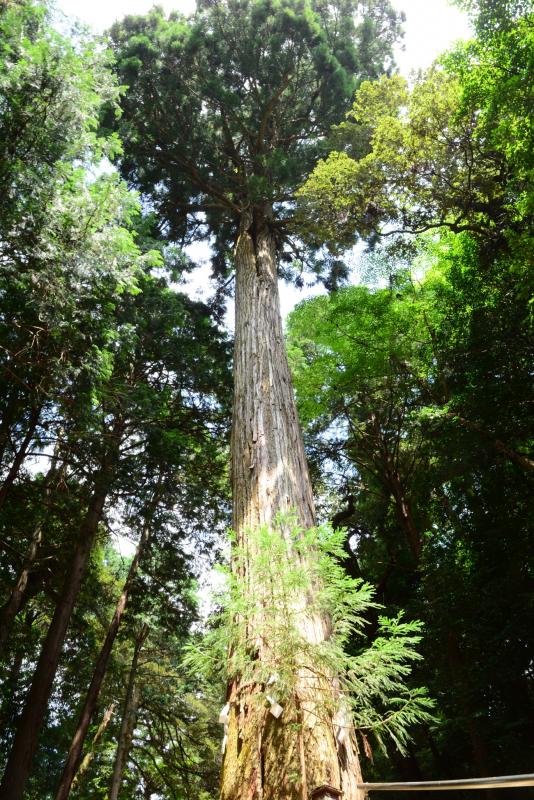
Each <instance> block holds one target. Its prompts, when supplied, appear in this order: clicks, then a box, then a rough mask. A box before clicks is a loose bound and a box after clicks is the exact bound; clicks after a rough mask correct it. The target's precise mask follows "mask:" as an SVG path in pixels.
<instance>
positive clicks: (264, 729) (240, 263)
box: [221, 210, 361, 800]
mask: <svg viewBox="0 0 534 800" xmlns="http://www.w3.org/2000/svg"><path fill="white" fill-rule="evenodd" d="M269 222H270V214H269V212H268V211H267V212H262V211H261V210H255V212H254V215H252V213H249V212H246V213H245V214H244V215H243V219H242V222H241V227H240V234H239V239H238V242H237V245H236V253H235V257H236V332H235V351H234V411H233V427H232V489H233V526H234V530H235V531H236V534H237V538H238V542H239V543H240V544H241V545H242V546H243V545H244V547H245V549H246V548H247V546H248V547H249V558H251V559H253V558H254V554H253V553H250V543H249V542H247V531H248V530H250V529H252V528H255V527H257V526H258V525H261V524H267V525H271V524H272V523H273V521H274V518H275V516H276V515H277V513H278V512H293V513H295V514H296V516H297V521H298V523H299V524H300V525H301V526H302V527H304V528H310V527H313V526H314V525H315V509H314V502H313V495H312V489H311V484H310V480H309V475H308V468H307V464H306V458H305V454H304V446H303V442H302V435H301V431H300V426H299V422H298V418H297V411H296V407H295V402H294V397H293V389H292V383H291V375H290V371H289V367H288V363H287V358H286V353H285V347H284V338H283V330H282V322H281V316H280V305H279V296H278V282H277V264H276V252H275V242H274V237H273V234H272V232H271V229H270V224H269ZM310 557H311V556H310ZM254 590H257V591H258V592H261V590H262V587H252V591H254ZM303 605H304V606H305V605H306V599H305V598H303ZM302 617H303V619H302V626H303V629H302V632H303V634H304V635H305V636H306V638H307V639H308V641H313V642H316V643H318V642H320V641H322V640H324V639H325V638H326V637H327V636H328V635H329V621H328V620H327V619H318V618H316V617H315V618H311V615H310V616H308V617H307V618H305V617H306V614H303V615H302ZM267 646H268V643H267ZM261 649H262V648H261V645H260V647H259V652H258V658H260V659H261V657H262V653H261ZM304 672H305V670H303V673H304ZM309 677H310V675H309V673H308V674H303V675H302V676H301V677H300V678H298V679H297V686H296V692H295V697H294V698H293V702H291V701H290V702H286V706H285V708H284V712H283V714H282V716H281V717H280V718H279V719H275V718H274V717H272V715H270V714H266V713H265V711H264V709H261V708H258V704H257V703H254V702H253V700H254V694H255V693H256V692H257V691H258V690H259V688H261V687H255V686H251V685H245V684H241V683H240V681H239V679H236V680H235V681H234V682H233V684H232V686H231V687H230V690H229V698H228V699H229V703H230V717H229V722H228V734H227V747H226V752H225V757H224V762H223V775H222V793H221V798H222V800H304V798H306V800H307V799H308V797H310V798H314V800H326V798H335V797H341V796H343V799H344V800H355V799H356V798H358V797H360V796H361V795H360V792H359V790H358V788H357V785H356V784H357V783H358V782H360V781H361V777H360V769H359V761H358V754H357V746H356V740H355V736H354V731H352V730H351V731H350V732H349V735H348V736H347V737H346V739H345V741H344V743H343V744H342V745H339V746H338V744H337V741H336V736H335V728H334V723H333V720H332V718H325V717H326V715H325V713H324V708H325V707H326V706H327V705H328V701H329V700H330V701H331V700H332V698H333V697H335V687H334V684H335V680H334V678H335V676H333V677H332V681H327V680H325V681H324V682H323V683H322V684H320V685H315V686H314V687H313V697H312V696H310V694H311V693H310V688H309V687H310V681H309ZM319 708H320V709H321V710H320V712H318V709H319ZM327 787H330V791H329V790H328V788H327Z"/></svg>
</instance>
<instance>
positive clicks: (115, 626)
mask: <svg viewBox="0 0 534 800" xmlns="http://www.w3.org/2000/svg"><path fill="white" fill-rule="evenodd" d="M151 531H152V525H151V520H150V519H148V520H147V521H146V523H145V525H144V527H143V532H142V534H141V538H140V540H139V544H138V545H137V551H136V553H135V556H134V558H133V561H132V563H131V565H130V569H129V571H128V577H127V578H126V582H125V584H124V587H123V590H122V592H121V595H120V597H119V600H118V602H117V606H116V608H115V613H114V615H113V619H112V620H111V622H110V624H109V628H108V631H107V634H106V638H105V639H104V644H103V645H102V648H101V650H100V653H99V656H98V660H97V662H96V666H95V670H94V672H93V677H92V679H91V683H90V686H89V689H88V690H87V695H86V697H85V703H84V705H83V708H82V712H81V714H80V719H79V720H78V727H77V728H76V731H75V733H74V736H73V738H72V742H71V745H70V749H69V754H68V756H67V760H66V762H65V766H64V768H63V775H62V777H61V782H60V784H59V788H58V790H57V793H56V800H65V798H67V797H68V796H69V794H70V789H71V785H72V782H73V780H74V776H75V774H76V770H77V769H78V765H79V763H80V759H81V756H82V749H83V743H84V741H85V737H86V736H87V731H88V729H89V724H90V722H91V717H92V716H93V714H94V711H95V708H96V704H97V701H98V696H99V694H100V689H101V686H102V681H103V680H104V676H105V674H106V670H107V667H108V664H109V659H110V656H111V650H112V648H113V644H114V642H115V638H116V636H117V633H118V631H119V626H120V623H121V619H122V615H123V613H124V610H125V608H126V603H127V602H128V596H129V594H130V590H131V588H132V584H133V581H134V579H135V576H136V575H137V570H138V567H139V562H140V560H141V556H142V555H143V551H144V549H145V547H146V545H147V544H148V541H149V539H150V534H151Z"/></svg>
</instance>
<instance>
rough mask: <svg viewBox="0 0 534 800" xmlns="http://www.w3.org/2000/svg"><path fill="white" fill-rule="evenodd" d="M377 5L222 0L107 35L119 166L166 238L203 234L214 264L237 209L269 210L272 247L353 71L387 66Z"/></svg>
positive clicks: (373, 71)
mask: <svg viewBox="0 0 534 800" xmlns="http://www.w3.org/2000/svg"><path fill="white" fill-rule="evenodd" d="M400 19H401V15H399V14H396V13H395V12H394V11H393V10H392V8H391V6H390V4H389V2H375V1H374V0H367V2H365V3H354V2H348V1H347V0H339V1H338V2H335V3H329V4H327V3H325V2H323V1H322V0H319V1H318V0H291V1H290V0H224V2H217V3H208V2H201V3H199V7H198V10H197V12H196V14H195V15H193V16H192V17H191V18H187V19H186V18H184V17H182V16H180V15H178V14H176V13H173V14H171V15H170V17H169V19H168V20H166V19H165V18H164V16H163V14H162V11H161V10H160V9H154V10H153V11H152V12H150V14H148V15H147V16H146V17H126V19H125V20H123V22H121V23H118V24H116V25H115V26H114V27H113V28H112V30H111V36H112V41H113V48H114V50H115V54H116V58H117V70H118V73H119V77H120V80H121V82H122V83H124V84H126V85H127V87H128V88H127V91H126V93H125V95H124V97H123V101H122V109H123V115H122V117H121V119H120V121H119V124H118V129H119V132H120V135H121V138H122V140H123V142H124V149H125V156H124V157H123V158H122V160H121V171H122V174H123V176H125V177H126V178H127V179H128V180H129V181H130V182H131V183H132V184H134V185H135V186H136V187H137V188H139V189H140V190H141V192H142V193H143V194H144V195H146V196H148V197H150V199H151V201H152V203H153V205H154V207H155V209H156V210H157V212H158V214H159V215H160V218H161V220H162V223H161V224H162V229H163V230H164V231H165V233H166V234H168V236H169V237H170V238H172V239H175V240H180V239H183V238H185V237H187V238H188V239H189V240H191V239H194V238H198V237H199V236H203V237H204V236H206V235H207V233H209V234H214V235H215V236H216V237H217V242H218V244H219V245H220V246H219V247H218V248H217V250H218V258H217V257H216V266H218V268H219V272H224V271H225V269H226V264H225V261H224V255H223V251H224V248H225V247H227V246H228V244H229V243H231V242H232V241H233V239H234V238H235V235H236V233H237V229H238V225H239V220H240V218H241V215H242V213H243V211H244V210H245V209H247V208H251V207H256V208H262V209H263V210H264V211H265V212H268V215H271V214H272V216H273V225H274V226H275V228H276V230H277V232H278V243H279V248H280V251H281V252H282V250H283V249H284V247H285V245H286V243H287V240H288V223H289V221H290V220H291V218H292V217H293V199H294V192H295V189H296V187H297V186H298V185H299V184H300V183H301V182H302V180H303V178H304V176H305V175H306V174H307V172H308V171H309V170H310V169H311V168H312V166H313V164H314V163H315V161H316V159H317V157H318V155H319V154H320V153H321V152H322V147H323V141H324V137H325V135H326V134H327V132H328V131H329V129H330V127H331V125H332V124H333V123H334V122H335V121H336V120H337V119H339V117H340V115H342V114H343V113H344V111H345V110H346V109H347V106H348V103H349V102H350V97H351V96H352V94H353V92H354V89H355V88H356V86H357V85H358V83H359V82H360V81H361V80H362V79H363V78H376V77H377V76H378V75H379V74H381V73H382V72H383V71H384V70H385V69H386V68H387V66H388V65H391V63H392V58H391V52H392V45H393V43H394V41H395V40H396V38H397V37H398V35H399V29H400Z"/></svg>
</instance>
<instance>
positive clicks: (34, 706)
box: [0, 424, 120, 800]
mask: <svg viewBox="0 0 534 800" xmlns="http://www.w3.org/2000/svg"><path fill="white" fill-rule="evenodd" d="M112 437H113V442H112V445H111V446H110V450H109V451H108V452H107V454H106V456H105V458H104V460H103V462H102V466H101V469H100V471H99V474H98V476H97V478H96V480H95V485H94V491H93V494H92V496H91V499H90V501H89V505H88V508H87V512H86V514H85V517H84V520H83V522H82V524H81V526H80V530H79V534H78V541H77V545H76V549H75V551H74V555H73V557H72V560H71V562H70V564H69V567H68V569H67V573H66V576H65V582H64V584H63V589H62V592H61V595H60V597H59V600H58V603H57V605H56V609H55V611H54V616H53V617H52V622H51V623H50V627H49V629H48V633H47V635H46V638H45V640H44V643H43V646H42V649H41V654H40V656H39V660H38V662H37V666H36V667H35V671H34V673H33V680H32V685H31V687H30V690H29V692H28V696H27V698H26V703H25V706H24V709H23V711H22V714H21V716H20V718H19V720H18V721H17V726H16V732H15V738H14V740H13V745H12V747H11V752H10V754H9V757H8V760H7V765H6V769H5V772H4V777H3V779H2V784H1V785H0V797H1V798H2V800H22V798H23V796H24V787H25V784H26V781H27V779H28V776H29V774H30V769H31V764H32V760H33V757H34V755H35V751H36V749H37V742H38V738H39V733H40V730H41V726H42V724H43V720H44V717H45V714H46V709H47V706H48V700H49V698H50V694H51V692H52V685H53V683H54V678H55V675H56V671H57V667H58V664H59V659H60V656H61V649H62V647H63V642H64V641H65V636H66V633H67V628H68V625H69V622H70V618H71V615H72V611H73V609H74V604H75V603H76V599H77V597H78V593H79V591H80V587H81V583H82V578H83V575H84V572H85V568H86V566H87V561H88V559H89V555H90V553H91V549H92V546H93V541H94V538H95V534H96V530H97V527H98V523H99V522H100V520H101V518H102V512H103V509H104V504H105V502H106V498H107V495H108V492H109V488H110V483H111V478H112V475H113V470H114V467H115V463H116V460H117V454H118V447H119V439H120V433H119V425H118V424H116V425H115V426H114V430H113V433H112Z"/></svg>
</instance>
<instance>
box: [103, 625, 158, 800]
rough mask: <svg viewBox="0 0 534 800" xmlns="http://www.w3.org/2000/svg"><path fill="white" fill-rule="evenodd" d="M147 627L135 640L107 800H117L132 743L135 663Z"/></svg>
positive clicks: (136, 704)
mask: <svg viewBox="0 0 534 800" xmlns="http://www.w3.org/2000/svg"><path fill="white" fill-rule="evenodd" d="M148 632H149V629H148V627H147V626H146V625H143V628H142V629H141V632H140V634H139V636H138V637H137V639H136V642H135V648H134V654H133V659H132V665H131V667H130V674H129V677H128V687H127V689H126V699H125V702H124V712H123V715H122V721H121V729H120V732H119V741H118V742H117V753H116V756H115V765H114V767H113V775H112V777H111V787H110V790H109V800H117V798H118V797H119V792H120V790H121V785H122V777H123V775H124V769H125V767H126V761H127V758H128V753H129V751H130V747H131V744H132V737H133V732H134V728H135V720H136V718H137V709H138V707H139V693H140V688H139V683H138V681H137V664H138V661H139V655H140V653H141V650H142V647H143V645H144V643H145V640H146V637H147V636H148Z"/></svg>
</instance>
